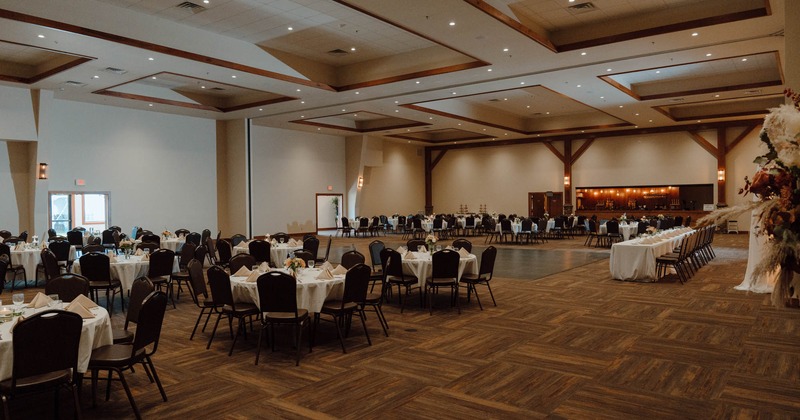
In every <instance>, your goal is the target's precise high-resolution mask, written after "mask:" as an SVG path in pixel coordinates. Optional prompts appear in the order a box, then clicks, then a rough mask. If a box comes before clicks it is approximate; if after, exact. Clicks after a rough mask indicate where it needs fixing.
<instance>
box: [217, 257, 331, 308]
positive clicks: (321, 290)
mask: <svg viewBox="0 0 800 420" xmlns="http://www.w3.org/2000/svg"><path fill="white" fill-rule="evenodd" d="M279 271H283V272H284V273H288V270H285V269H280V270H279ZM321 272H322V269H320V268H305V269H303V270H301V271H300V273H299V274H298V276H297V307H298V308H301V309H307V310H308V311H309V312H319V311H320V310H322V305H323V304H324V303H325V300H327V299H341V297H342V293H343V292H344V277H345V276H344V275H343V274H342V275H336V276H334V277H333V279H332V280H318V279H317V276H319V274H320V273H321ZM246 280H247V277H231V289H232V290H233V299H234V301H236V302H245V303H254V304H255V305H256V306H258V307H260V302H259V300H258V287H257V285H256V282H255V281H253V282H248V281H246Z"/></svg>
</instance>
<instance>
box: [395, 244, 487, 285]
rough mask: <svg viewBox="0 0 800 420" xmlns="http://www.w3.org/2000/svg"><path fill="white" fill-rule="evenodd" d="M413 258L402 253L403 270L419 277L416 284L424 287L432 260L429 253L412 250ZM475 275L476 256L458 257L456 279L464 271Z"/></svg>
mask: <svg viewBox="0 0 800 420" xmlns="http://www.w3.org/2000/svg"><path fill="white" fill-rule="evenodd" d="M412 254H414V259H408V258H406V255H407V254H406V255H403V272H404V273H406V274H413V275H414V276H416V277H417V279H419V283H418V285H419V286H420V287H424V285H425V280H426V279H428V278H429V277H430V276H431V273H432V272H433V261H432V260H431V254H430V253H428V252H415V251H414V252H412ZM465 271H466V272H467V273H470V274H473V275H477V274H478V257H476V256H475V254H469V256H468V257H460V258H459V261H458V279H459V280H461V276H462V275H463V274H464V272H465Z"/></svg>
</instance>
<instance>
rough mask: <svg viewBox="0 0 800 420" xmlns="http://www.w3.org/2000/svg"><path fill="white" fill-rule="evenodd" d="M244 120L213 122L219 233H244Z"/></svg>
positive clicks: (246, 166) (245, 123)
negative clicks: (214, 123) (215, 127)
mask: <svg viewBox="0 0 800 420" xmlns="http://www.w3.org/2000/svg"><path fill="white" fill-rule="evenodd" d="M247 124H248V123H247V121H245V120H231V121H218V122H217V177H218V182H217V200H218V216H217V219H218V221H219V230H220V231H222V234H223V236H226V237H229V236H231V235H233V234H236V233H243V234H248V231H247V227H248V217H249V211H248V210H249V206H248V205H247V202H248V201H247V200H248V198H247V188H248V184H247V173H248V161H247V138H246V135H247Z"/></svg>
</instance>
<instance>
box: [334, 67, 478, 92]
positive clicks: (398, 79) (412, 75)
mask: <svg viewBox="0 0 800 420" xmlns="http://www.w3.org/2000/svg"><path fill="white" fill-rule="evenodd" d="M489 65H491V63H489V62H486V61H482V60H477V61H471V62H469V63H462V64H454V65H452V66H445V67H439V68H435V69H428V70H422V71H417V72H414V73H406V74H400V75H397V76H389V77H384V78H382V79H375V80H368V81H366V82H359V83H353V84H350V85H344V86H335V89H336V90H337V91H338V92H344V91H348V90H353V89H364V88H368V87H373V86H379V85H385V84H387V83H395V82H402V81H404V80H411V79H420V78H423V77H429V76H436V75H439V74H446V73H453V72H457V71H462V70H469V69H474V68H478V67H484V66H489Z"/></svg>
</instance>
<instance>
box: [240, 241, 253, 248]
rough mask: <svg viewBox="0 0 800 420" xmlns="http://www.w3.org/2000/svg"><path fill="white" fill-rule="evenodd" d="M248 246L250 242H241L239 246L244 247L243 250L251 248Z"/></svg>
mask: <svg viewBox="0 0 800 420" xmlns="http://www.w3.org/2000/svg"><path fill="white" fill-rule="evenodd" d="M248 245H250V241H242V242H239V246H240V247H242V248H249V246H248Z"/></svg>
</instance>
